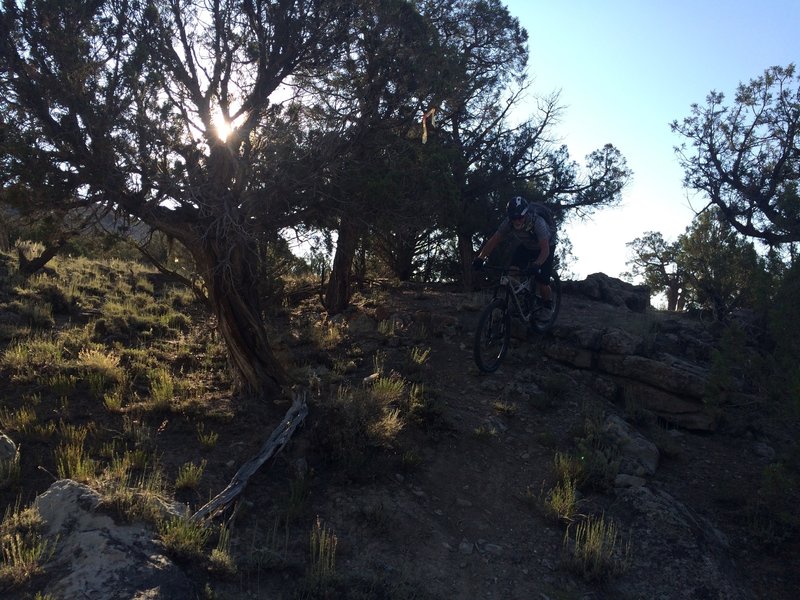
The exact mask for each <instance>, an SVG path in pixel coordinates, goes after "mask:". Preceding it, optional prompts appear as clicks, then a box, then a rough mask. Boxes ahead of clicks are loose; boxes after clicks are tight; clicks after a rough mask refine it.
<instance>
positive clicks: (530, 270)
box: [477, 265, 539, 277]
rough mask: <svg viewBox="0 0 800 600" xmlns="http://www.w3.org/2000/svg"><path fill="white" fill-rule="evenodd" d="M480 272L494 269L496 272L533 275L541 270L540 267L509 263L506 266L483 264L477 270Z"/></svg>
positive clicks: (522, 275) (525, 275)
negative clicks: (517, 265)
mask: <svg viewBox="0 0 800 600" xmlns="http://www.w3.org/2000/svg"><path fill="white" fill-rule="evenodd" d="M477 271H478V273H480V272H481V271H493V272H495V273H502V274H505V273H511V272H512V271H513V272H514V274H515V275H519V276H520V277H530V276H531V275H536V273H538V272H539V270H538V269H535V268H528V269H520V268H519V267H515V266H511V265H507V266H504V267H498V266H495V265H483V266H482V267H481V268H480V269H478V270H477Z"/></svg>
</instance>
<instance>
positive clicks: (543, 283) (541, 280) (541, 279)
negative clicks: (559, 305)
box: [536, 246, 555, 308]
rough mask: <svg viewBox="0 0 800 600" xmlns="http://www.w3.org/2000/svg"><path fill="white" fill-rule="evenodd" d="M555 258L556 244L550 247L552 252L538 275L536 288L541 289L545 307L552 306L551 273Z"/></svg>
mask: <svg viewBox="0 0 800 600" xmlns="http://www.w3.org/2000/svg"><path fill="white" fill-rule="evenodd" d="M554 258H555V246H552V247H551V248H550V254H549V255H548V257H547V259H546V260H545V261H544V264H543V265H542V268H541V269H540V270H539V274H538V275H537V276H536V288H537V289H538V291H539V296H540V297H541V299H542V303H543V304H544V306H545V307H547V308H550V307H551V306H552V302H551V300H552V290H551V289H550V284H549V282H550V275H551V274H552V273H553V260H554Z"/></svg>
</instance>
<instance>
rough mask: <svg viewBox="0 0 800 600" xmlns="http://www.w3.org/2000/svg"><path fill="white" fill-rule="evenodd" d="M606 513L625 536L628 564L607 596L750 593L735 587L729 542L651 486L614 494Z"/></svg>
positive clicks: (740, 599) (734, 597)
mask: <svg viewBox="0 0 800 600" xmlns="http://www.w3.org/2000/svg"><path fill="white" fill-rule="evenodd" d="M609 512H610V514H611V516H613V518H614V519H615V520H616V521H617V522H618V523H622V524H624V527H625V529H626V530H627V531H628V532H629V536H630V537H629V541H630V544H631V548H630V552H631V554H632V555H635V557H636V560H633V561H631V563H630V565H629V569H628V570H627V572H626V573H625V574H624V575H623V576H622V577H620V578H619V579H618V580H616V581H614V582H613V584H612V585H611V586H610V590H609V592H610V595H609V596H608V597H609V598H726V599H728V600H745V599H748V598H750V597H751V596H750V594H749V593H748V592H746V591H744V590H743V589H742V586H741V585H739V584H738V583H737V580H738V577H737V573H736V571H735V568H734V567H733V565H732V563H731V561H730V560H729V558H728V554H729V552H728V550H729V548H728V540H727V539H726V537H725V536H724V535H723V534H722V533H721V532H720V531H719V530H718V529H717V528H716V527H714V526H713V524H712V523H711V522H709V521H708V520H707V519H705V518H703V517H702V516H701V515H699V514H697V513H696V512H695V511H693V510H692V509H691V508H690V507H688V506H686V505H685V504H683V503H681V502H679V501H678V500H677V499H676V498H675V497H673V496H672V495H671V494H669V493H668V492H667V491H665V490H663V489H661V488H659V487H657V486H653V485H647V486H631V487H628V488H627V489H624V490H617V498H616V500H615V502H614V504H613V505H612V506H611V508H610V511H609Z"/></svg>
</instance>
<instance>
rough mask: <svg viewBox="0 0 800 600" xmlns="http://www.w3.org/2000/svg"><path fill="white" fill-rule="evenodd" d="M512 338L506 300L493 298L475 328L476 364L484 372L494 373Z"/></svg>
mask: <svg viewBox="0 0 800 600" xmlns="http://www.w3.org/2000/svg"><path fill="white" fill-rule="evenodd" d="M510 339H511V319H510V318H509V315H508V308H507V305H506V302H505V301H504V300H501V299H500V298H496V299H495V300H492V302H491V303H489V305H488V306H487V307H486V308H485V309H483V312H482V313H481V316H480V318H479V319H478V328H477V329H476V330H475V348H474V350H475V364H476V365H478V368H479V369H480V370H481V371H483V372H484V373H493V372H494V371H496V370H497V368H498V367H499V366H500V363H502V362H503V359H504V358H505V356H506V352H507V351H508V343H509V340H510Z"/></svg>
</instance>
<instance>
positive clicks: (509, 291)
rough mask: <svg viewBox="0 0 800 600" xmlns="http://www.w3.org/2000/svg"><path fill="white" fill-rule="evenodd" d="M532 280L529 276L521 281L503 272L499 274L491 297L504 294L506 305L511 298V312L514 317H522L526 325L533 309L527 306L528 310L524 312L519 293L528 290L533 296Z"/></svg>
mask: <svg viewBox="0 0 800 600" xmlns="http://www.w3.org/2000/svg"><path fill="white" fill-rule="evenodd" d="M531 283H532V280H531V279H530V278H528V279H526V280H525V281H522V280H520V279H518V278H516V277H514V276H512V275H509V274H508V273H505V274H503V275H501V276H500V282H499V283H498V284H497V286H496V287H495V289H494V294H493V295H492V298H493V299H494V298H498V297H501V296H505V297H504V298H503V300H504V301H505V302H506V305H508V303H509V299H510V298H513V300H514V302H513V305H512V306H513V309H512V314H513V315H514V316H515V317H518V318H520V319H522V320H523V321H524V322H525V324H526V325H528V324H530V320H531V316H532V315H533V311H532V310H531V307H528V312H527V314H526V312H525V308H523V306H522V304H521V303H520V295H521V293H522V292H523V291H528V292H530V294H531V297H533V294H534V291H533V290H532V289H531ZM501 290H502V291H501Z"/></svg>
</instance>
